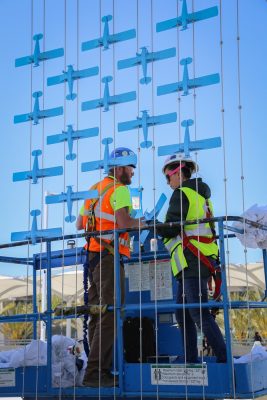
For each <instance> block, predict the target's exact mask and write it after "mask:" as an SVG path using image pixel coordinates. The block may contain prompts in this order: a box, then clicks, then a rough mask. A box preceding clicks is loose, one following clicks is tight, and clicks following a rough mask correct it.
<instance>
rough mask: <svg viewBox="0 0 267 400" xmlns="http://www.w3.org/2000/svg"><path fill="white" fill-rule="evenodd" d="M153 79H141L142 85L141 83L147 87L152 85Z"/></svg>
mask: <svg viewBox="0 0 267 400" xmlns="http://www.w3.org/2000/svg"><path fill="white" fill-rule="evenodd" d="M151 80H152V79H151V78H149V77H145V78H141V79H140V83H141V85H144V84H145V85H147V84H148V83H150V82H151Z"/></svg>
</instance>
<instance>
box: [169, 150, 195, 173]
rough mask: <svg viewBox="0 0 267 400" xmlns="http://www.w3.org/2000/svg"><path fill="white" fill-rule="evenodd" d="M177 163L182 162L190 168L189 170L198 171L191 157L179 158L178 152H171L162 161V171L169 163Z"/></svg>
mask: <svg viewBox="0 0 267 400" xmlns="http://www.w3.org/2000/svg"><path fill="white" fill-rule="evenodd" d="M177 163H184V164H185V166H186V167H187V168H189V169H190V171H191V172H192V173H193V172H197V171H198V165H197V163H196V162H195V161H194V160H192V158H185V157H184V158H181V155H180V154H172V155H171V156H168V157H167V158H166V160H165V161H164V165H163V168H162V172H163V173H164V172H165V169H166V168H167V167H168V166H169V165H171V164H177Z"/></svg>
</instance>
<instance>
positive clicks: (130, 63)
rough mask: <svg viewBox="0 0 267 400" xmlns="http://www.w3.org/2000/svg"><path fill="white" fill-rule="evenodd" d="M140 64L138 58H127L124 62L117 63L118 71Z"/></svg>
mask: <svg viewBox="0 0 267 400" xmlns="http://www.w3.org/2000/svg"><path fill="white" fill-rule="evenodd" d="M138 63H140V57H138V56H137V57H132V58H127V59H125V60H120V61H118V64H117V65H118V69H123V68H130V67H133V66H135V65H136V64H138Z"/></svg>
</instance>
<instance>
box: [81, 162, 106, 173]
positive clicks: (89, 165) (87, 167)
mask: <svg viewBox="0 0 267 400" xmlns="http://www.w3.org/2000/svg"><path fill="white" fill-rule="evenodd" d="M103 167H104V161H103V160H98V161H89V162H84V163H82V167H81V171H82V172H86V171H94V170H96V169H100V168H103Z"/></svg>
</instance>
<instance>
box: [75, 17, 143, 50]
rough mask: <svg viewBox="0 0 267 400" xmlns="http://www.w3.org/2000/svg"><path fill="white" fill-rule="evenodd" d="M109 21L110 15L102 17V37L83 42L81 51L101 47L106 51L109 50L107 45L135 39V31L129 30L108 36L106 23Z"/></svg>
mask: <svg viewBox="0 0 267 400" xmlns="http://www.w3.org/2000/svg"><path fill="white" fill-rule="evenodd" d="M111 20H112V15H106V16H104V17H102V22H103V23H104V30H103V36H102V37H100V38H98V39H94V40H89V41H88V42H83V43H82V51H86V50H92V49H95V48H97V47H102V46H103V50H107V49H108V48H109V45H110V44H112V43H117V42H121V41H124V40H129V39H134V38H135V37H136V31H135V29H130V30H128V31H124V32H120V33H115V34H113V35H110V33H109V26H108V22H109V21H111Z"/></svg>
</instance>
